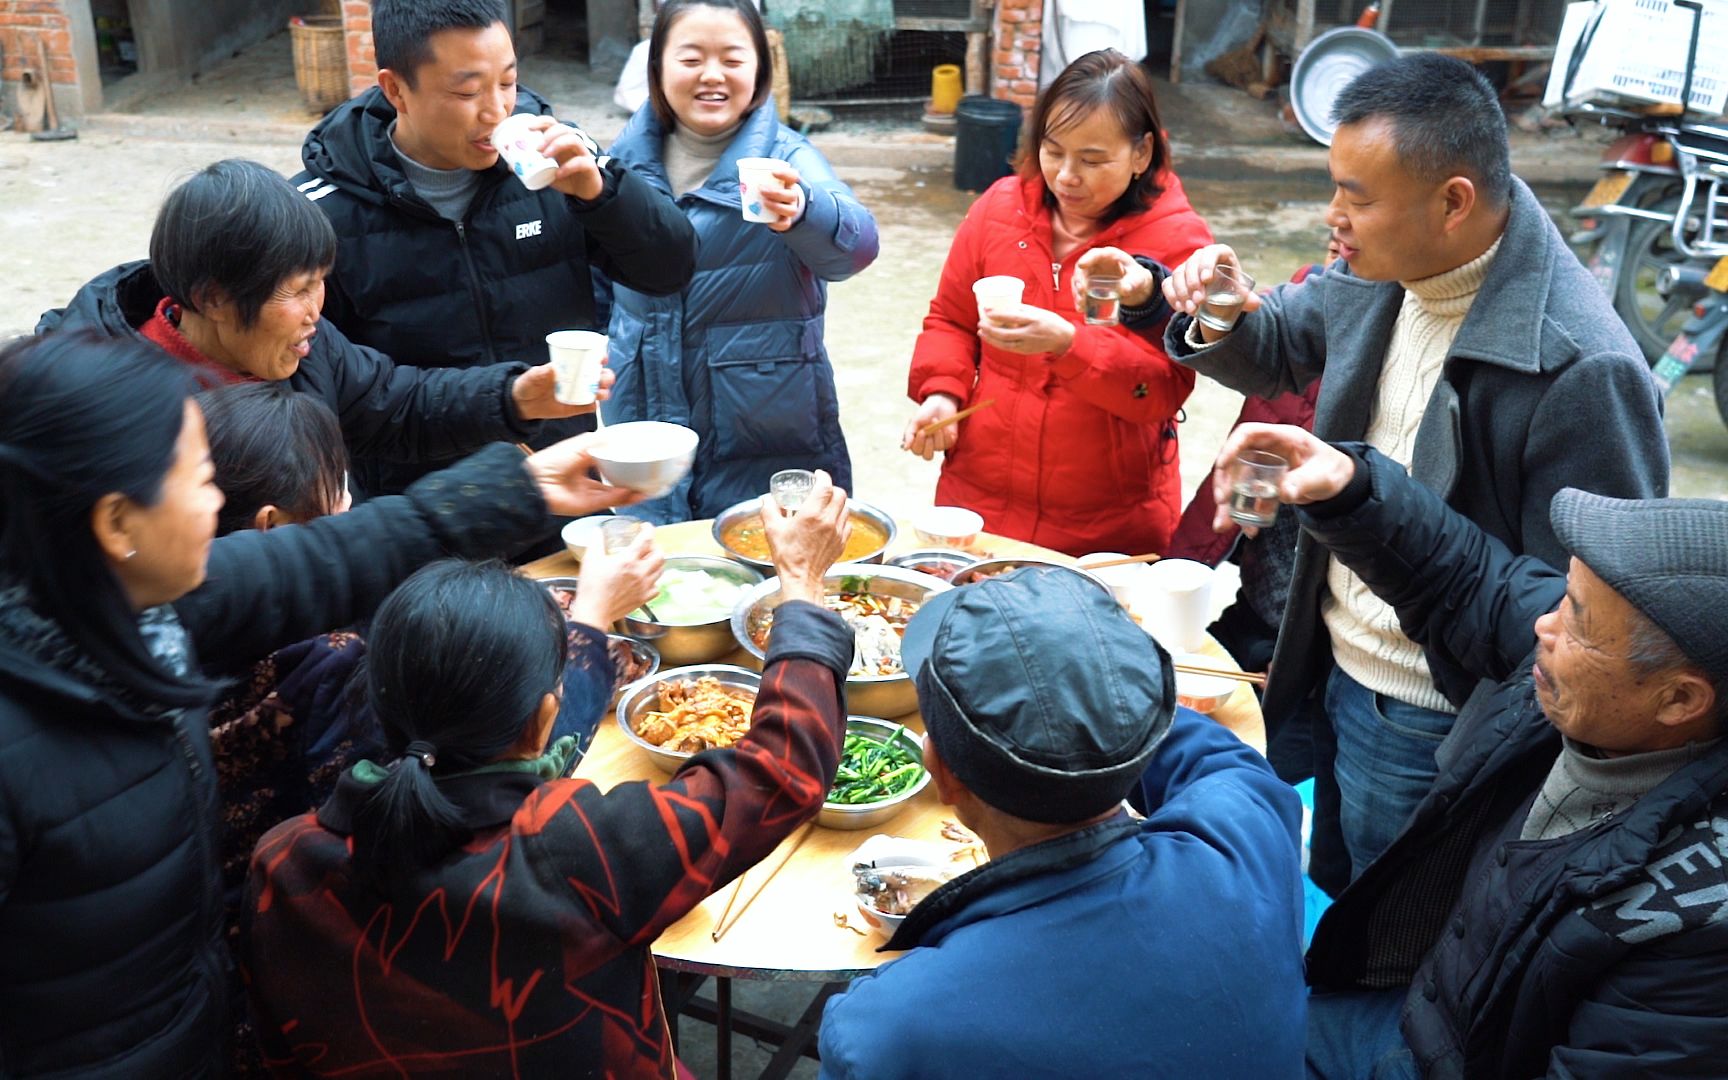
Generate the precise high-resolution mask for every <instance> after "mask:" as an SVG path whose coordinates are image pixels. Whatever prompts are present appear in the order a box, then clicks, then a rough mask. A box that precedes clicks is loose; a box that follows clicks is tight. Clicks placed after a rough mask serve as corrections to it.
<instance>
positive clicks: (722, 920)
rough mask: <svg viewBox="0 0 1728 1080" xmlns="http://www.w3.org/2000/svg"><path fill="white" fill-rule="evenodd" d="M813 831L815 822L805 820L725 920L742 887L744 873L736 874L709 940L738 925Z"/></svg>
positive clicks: (714, 939)
mask: <svg viewBox="0 0 1728 1080" xmlns="http://www.w3.org/2000/svg"><path fill="white" fill-rule="evenodd" d="M815 831H816V822H815V821H814V820H811V821H807V822H805V823H804V829H803V831H802V832H801V833H799V834H798V839H797V840H794V841H793V842H792V847H791V849H790V850H788V851H787V852H786V856H785V858H783V859H781V860H780V861H779V862H778V863H776V864H775V865H774V869H772V870H770V871H768V876H767V877H765V878H763V879H762V883H761V884H760V885H758V886H756V891H755V892H753V893H751V894H750V899H748V900H746V901H744V906H743V907H741V908H739V909H738V914H737V915H735V916H733V919H732V921H731V922H727V921H726V916H727V915H730V914H731V913H732V903H733V901H735V900H737V899H738V894H739V892H741V891H742V890H743V888H744V876H745V875H744V874H739V875H738V881H737V883H736V884H735V885H733V886H732V896H731V898H730V899H728V900H727V901H726V906H725V907H724V908H722V909H721V911H720V917H719V918H718V919H715V920H714V929H713V930H712V931H710V932H709V934H708V937H709V939H710V940H713V941H719V940H720V935H722V934H724V933H725V932H726V931H728V930H730V929H732V928H733V927H734V926H737V925H738V920H739V919H742V918H743V917H744V913H745V912H746V911H749V910H750V905H751V904H754V903H755V902H756V898H757V897H758V896H761V895H762V890H764V889H766V888H767V887H768V883H769V882H770V881H773V880H774V875H775V874H778V873H779V872H780V871H781V869H782V868H783V867H785V865H786V864H787V863H789V862H791V861H792V856H794V855H796V854H798V849H799V848H800V847H802V846H803V844H804V841H806V840H808V839H810V834H811V833H812V832H815ZM745 873H746V874H747V873H749V871H745Z"/></svg>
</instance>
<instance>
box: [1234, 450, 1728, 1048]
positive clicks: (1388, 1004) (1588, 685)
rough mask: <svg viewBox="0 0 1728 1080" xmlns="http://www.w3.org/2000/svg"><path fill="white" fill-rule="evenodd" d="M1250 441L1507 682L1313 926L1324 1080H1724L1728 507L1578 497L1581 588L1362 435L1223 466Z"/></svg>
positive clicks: (1471, 664)
mask: <svg viewBox="0 0 1728 1080" xmlns="http://www.w3.org/2000/svg"><path fill="white" fill-rule="evenodd" d="M1245 448H1257V449H1270V450H1273V451H1274V452H1277V453H1281V454H1284V455H1285V456H1286V457H1288V458H1290V460H1291V462H1292V465H1293V468H1292V471H1291V473H1290V474H1289V476H1288V477H1287V478H1286V480H1285V482H1284V485H1283V489H1282V491H1281V497H1282V498H1283V499H1284V501H1286V502H1292V503H1301V504H1306V505H1304V506H1303V509H1302V511H1301V514H1302V524H1303V526H1304V528H1305V529H1307V531H1308V532H1309V533H1310V535H1312V536H1313V537H1314V538H1315V540H1317V541H1318V542H1319V543H1321V544H1324V545H1326V547H1327V548H1328V549H1330V551H1331V554H1332V556H1333V557H1334V558H1337V559H1339V560H1340V561H1341V562H1343V563H1345V564H1346V565H1348V566H1349V567H1350V568H1351V569H1352V570H1353V571H1354V572H1356V573H1357V574H1359V575H1361V578H1362V580H1363V581H1364V582H1366V583H1367V584H1368V586H1369V587H1370V588H1372V589H1373V590H1374V591H1375V592H1376V594H1378V595H1379V596H1380V597H1381V598H1383V599H1384V600H1385V601H1386V602H1387V603H1389V604H1391V605H1392V607H1393V608H1394V609H1395V610H1396V611H1397V613H1398V618H1399V621H1400V623H1401V624H1402V626H1403V627H1404V630H1405V631H1406V632H1407V633H1409V634H1410V635H1411V637H1412V638H1413V639H1414V640H1416V641H1419V642H1421V643H1422V644H1423V646H1424V647H1426V648H1428V649H1431V650H1436V651H1438V652H1439V653H1441V654H1442V655H1444V656H1445V657H1446V658H1447V659H1448V661H1449V662H1450V663H1453V664H1455V665H1457V666H1458V667H1459V668H1460V669H1462V670H1464V671H1468V672H1470V673H1471V674H1473V675H1474V676H1476V677H1478V678H1480V679H1484V680H1487V681H1485V682H1483V683H1481V684H1480V685H1479V686H1478V688H1477V691H1476V692H1475V694H1473V695H1472V696H1471V698H1470V700H1469V701H1468V702H1467V703H1466V704H1465V706H1464V708H1463V710H1462V711H1461V712H1460V713H1459V717H1458V731H1459V733H1460V735H1462V736H1463V737H1461V738H1459V739H1458V740H1456V741H1455V743H1453V744H1452V747H1453V752H1452V753H1451V755H1450V756H1447V755H1443V756H1442V760H1441V763H1440V766H1441V767H1440V775H1439V778H1438V779H1437V780H1436V782H1435V785H1434V787H1433V789H1432V790H1431V791H1430V792H1429V794H1428V796H1427V797H1426V798H1425V799H1424V800H1423V801H1422V802H1421V804H1420V805H1419V806H1418V808H1417V810H1416V812H1415V814H1414V816H1413V817H1412V818H1411V820H1410V822H1409V824H1408V825H1407V826H1406V828H1405V829H1404V831H1403V832H1402V833H1401V834H1400V835H1399V836H1398V838H1397V839H1396V840H1394V841H1393V843H1392V845H1391V846H1390V847H1389V848H1388V849H1387V850H1386V852H1385V853H1384V854H1383V855H1382V856H1381V857H1380V858H1379V859H1377V860H1375V861H1374V862H1373V863H1371V864H1370V865H1369V866H1368V867H1367V869H1366V870H1365V871H1364V872H1363V874H1362V875H1361V877H1359V878H1358V879H1357V880H1356V881H1355V882H1353V883H1352V884H1351V885H1350V887H1349V888H1347V889H1346V890H1345V891H1344V892H1343V894H1342V895H1341V896H1340V897H1339V898H1338V901H1337V903H1336V904H1334V905H1333V906H1332V907H1331V908H1330V909H1329V910H1328V911H1327V913H1326V915H1325V917H1324V918H1323V919H1322V921H1321V923H1320V926H1319V928H1318V930H1317V931H1316V933H1315V935H1314V941H1313V944H1312V946H1311V947H1310V950H1309V954H1308V978H1309V982H1310V984H1311V985H1312V987H1313V989H1314V993H1313V995H1312V997H1311V998H1310V1003H1309V1045H1308V1055H1309V1066H1310V1070H1311V1071H1310V1075H1319V1076H1323V1077H1330V1076H1338V1077H1360V1076H1370V1075H1372V1076H1376V1077H1380V1076H1404V1075H1416V1074H1420V1075H1425V1076H1439V1077H1454V1076H1460V1077H1461V1076H1471V1077H1485V1076H1519V1077H1529V1076H1535V1075H1542V1074H1544V1073H1546V1074H1547V1075H1550V1076H1591V1077H1602V1076H1630V1075H1637V1076H1641V1077H1649V1076H1704V1075H1712V1076H1719V1075H1721V1074H1722V1067H1723V1065H1722V1063H1723V1062H1724V1061H1728V995H1724V994H1723V993H1722V990H1721V985H1720V982H1721V975H1722V972H1723V971H1724V970H1728V740H1725V739H1723V737H1722V736H1723V734H1724V724H1725V723H1728V628H1725V626H1724V617H1723V614H1722V613H1723V612H1724V611H1728V503H1722V502H1714V501H1709V500H1702V499H1642V500H1621V499H1610V498H1605V497H1602V496H1598V495H1590V494H1586V493H1584V492H1581V491H1578V490H1576V489H1571V488H1568V489H1566V490H1563V491H1561V492H1560V493H1559V494H1557V495H1556V496H1555V498H1554V503H1553V508H1552V518H1553V525H1554V532H1555V535H1556V536H1557V537H1558V538H1559V540H1560V543H1561V544H1562V545H1563V546H1564V548H1565V549H1566V551H1567V552H1568V553H1569V555H1570V569H1569V571H1568V573H1567V574H1565V575H1564V576H1562V575H1561V574H1560V573H1559V572H1558V571H1556V570H1554V569H1552V568H1551V567H1549V566H1548V565H1547V564H1545V563H1543V562H1542V561H1541V560H1539V559H1536V558H1534V557H1531V556H1514V555H1513V554H1512V553H1511V551H1510V550H1509V549H1508V548H1507V547H1506V546H1505V545H1504V544H1503V543H1501V542H1500V541H1499V540H1497V539H1495V538H1494V537H1492V536H1491V535H1489V534H1488V533H1487V532H1485V531H1484V530H1482V529H1481V528H1479V527H1478V526H1476V525H1474V524H1473V523H1471V522H1470V521H1468V520H1467V519H1465V518H1464V517H1463V516H1462V515H1460V514H1458V513H1457V512H1456V511H1454V510H1452V509H1450V508H1449V507H1447V506H1446V505H1445V504H1444V503H1443V502H1442V501H1441V500H1440V499H1439V498H1438V497H1437V496H1436V495H1434V494H1433V493H1432V492H1431V491H1429V490H1428V489H1427V488H1426V487H1425V486H1423V485H1422V484H1420V483H1417V482H1415V481H1413V480H1412V479H1411V478H1410V477H1409V476H1408V475H1407V474H1406V473H1405V472H1404V470H1403V469H1402V468H1401V467H1399V466H1398V465H1397V464H1396V463H1395V462H1393V461H1392V460H1391V459H1389V458H1387V457H1385V456H1384V455H1382V454H1381V453H1379V452H1378V451H1376V450H1373V449H1371V448H1369V447H1366V446H1364V445H1362V444H1340V445H1339V446H1337V447H1333V446H1329V445H1328V444H1326V443H1324V442H1321V441H1320V440H1318V439H1316V438H1315V437H1314V436H1312V435H1310V434H1308V433H1307V432H1304V431H1302V430H1301V429H1299V428H1286V427H1252V428H1248V429H1238V433H1237V434H1236V435H1234V436H1233V437H1232V439H1231V441H1230V444H1229V445H1227V446H1226V447H1225V450H1224V453H1223V456H1221V458H1220V461H1230V460H1233V457H1234V455H1235V454H1236V453H1238V452H1240V451H1241V450H1242V449H1245ZM1219 483H1223V480H1222V478H1221V477H1220V478H1219V479H1218V480H1217V481H1215V487H1216V486H1217V485H1218V484H1219ZM1226 490H1227V487H1226Z"/></svg>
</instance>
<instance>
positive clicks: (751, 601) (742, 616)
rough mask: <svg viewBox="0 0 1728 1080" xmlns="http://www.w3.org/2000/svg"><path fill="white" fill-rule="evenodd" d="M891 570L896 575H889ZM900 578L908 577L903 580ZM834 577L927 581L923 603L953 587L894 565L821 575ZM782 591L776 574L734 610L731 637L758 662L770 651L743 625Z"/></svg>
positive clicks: (847, 566) (873, 679) (867, 679)
mask: <svg viewBox="0 0 1728 1080" xmlns="http://www.w3.org/2000/svg"><path fill="white" fill-rule="evenodd" d="M889 571H893V572H892V573H890V572H889ZM901 575H905V576H904V577H902V576H901ZM833 577H841V578H848V577H883V578H887V579H888V580H890V581H898V582H901V583H902V584H906V585H922V584H924V582H929V583H930V587H929V589H928V590H927V592H926V593H925V596H924V600H928V599H929V598H930V596H931V595H933V594H935V593H943V592H947V591H948V590H949V589H952V588H953V587H954V586H953V585H951V584H950V583H948V582H946V581H943V580H942V579H941V578H939V577H936V576H934V575H932V574H926V573H924V572H923V571H921V570H908V569H906V568H905V567H904V566H891V565H889V564H888V563H835V564H834V565H833V566H832V567H831V568H829V570H828V572H827V573H826V574H824V575H822V583H823V585H827V583H828V579H829V578H833ZM770 586H772V587H770ZM779 591H780V578H779V576H778V575H776V576H774V577H771V578H768V579H767V580H765V581H763V582H762V583H761V584H760V585H755V586H752V587H751V589H750V591H749V592H747V593H745V594H744V595H743V596H741V597H739V599H738V604H737V606H735V607H734V608H733V609H732V636H733V637H734V638H735V639H737V641H738V644H739V645H740V646H741V647H742V648H743V649H744V650H745V651H747V652H748V653H749V654H750V655H751V656H754V657H755V658H756V659H758V660H766V659H768V652H767V650H766V649H758V648H757V647H756V643H755V642H754V641H752V640H751V639H750V635H749V634H748V633H746V632H745V630H744V623H745V620H747V619H748V618H749V617H750V609H751V608H753V607H755V606H756V605H757V604H758V603H760V602H761V601H762V600H763V599H765V598H767V597H769V596H772V595H773V594H774V593H777V592H779ZM923 602H924V601H923V600H920V601H919V603H920V604H922V603H923ZM911 677H912V676H911V673H909V672H905V671H902V672H900V673H898V674H895V675H848V676H847V677H846V681H847V682H848V683H868V684H871V685H877V684H881V683H890V682H894V681H895V680H897V679H907V680H909V679H911Z"/></svg>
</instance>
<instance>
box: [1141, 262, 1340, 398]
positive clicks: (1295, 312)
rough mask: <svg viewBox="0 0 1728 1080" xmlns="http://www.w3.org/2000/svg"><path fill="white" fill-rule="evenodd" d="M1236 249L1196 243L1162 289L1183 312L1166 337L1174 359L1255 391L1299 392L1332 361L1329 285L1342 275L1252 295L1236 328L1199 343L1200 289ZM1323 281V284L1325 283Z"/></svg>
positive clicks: (1178, 312) (1254, 393) (1174, 317)
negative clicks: (1198, 246) (1327, 315)
mask: <svg viewBox="0 0 1728 1080" xmlns="http://www.w3.org/2000/svg"><path fill="white" fill-rule="evenodd" d="M1235 260H1236V255H1235V252H1233V251H1232V250H1231V249H1230V248H1228V247H1226V246H1225V245H1223V244H1213V245H1210V246H1207V247H1203V248H1201V249H1200V250H1198V251H1196V252H1195V253H1194V254H1193V255H1192V256H1191V257H1190V258H1189V259H1187V260H1186V261H1185V262H1184V263H1182V264H1181V265H1179V266H1177V267H1176V268H1175V269H1173V270H1172V271H1171V272H1170V275H1169V276H1168V277H1167V278H1165V279H1164V281H1163V284H1162V289H1163V292H1164V296H1165V298H1166V300H1168V301H1169V303H1170V304H1171V306H1172V307H1173V308H1175V312H1176V313H1175V314H1174V315H1172V316H1171V318H1170V321H1169V322H1168V323H1167V324H1165V327H1164V333H1163V342H1164V348H1165V350H1166V352H1168V354H1169V355H1170V358H1171V359H1172V360H1176V361H1179V362H1180V363H1183V364H1186V365H1188V366H1189V367H1191V368H1193V369H1194V370H1196V371H1198V372H1200V373H1201V374H1202V375H1207V376H1210V377H1211V378H1214V379H1217V380H1218V381H1219V382H1221V383H1223V384H1224V385H1225V386H1228V387H1229V388H1230V389H1232V390H1236V391H1238V392H1240V393H1243V394H1247V395H1248V396H1250V397H1263V398H1274V397H1277V396H1278V395H1279V394H1290V393H1293V394H1299V393H1301V392H1302V391H1303V390H1305V389H1306V388H1307V386H1308V384H1309V383H1311V382H1313V381H1314V380H1315V379H1317V378H1319V377H1320V373H1321V369H1322V368H1323V367H1324V366H1325V363H1326V319H1325V302H1326V301H1325V291H1326V289H1327V288H1331V287H1333V286H1334V285H1335V284H1336V282H1331V281H1327V282H1316V283H1314V285H1304V286H1292V285H1280V286H1278V287H1277V288H1274V289H1272V290H1271V291H1269V292H1265V293H1261V294H1259V295H1258V296H1256V297H1250V298H1249V301H1248V303H1247V304H1246V305H1244V311H1243V313H1242V314H1241V315H1240V316H1239V317H1238V318H1237V319H1236V324H1235V326H1234V327H1233V328H1232V329H1231V330H1230V332H1229V333H1227V334H1225V335H1224V336H1223V337H1222V338H1220V339H1218V340H1217V341H1216V342H1214V343H1211V344H1205V345H1203V346H1201V347H1196V346H1195V345H1194V344H1193V340H1199V339H1198V338H1195V339H1193V340H1191V339H1190V336H1189V335H1190V333H1194V334H1199V332H1200V329H1199V327H1197V326H1196V324H1195V322H1194V318H1193V310H1194V308H1195V307H1196V302H1195V299H1194V297H1195V296H1196V295H1197V290H1201V289H1202V288H1203V285H1202V284H1201V283H1204V282H1205V281H1208V280H1210V275H1211V271H1212V268H1213V267H1215V266H1216V265H1218V264H1219V263H1220V262H1227V263H1233V262H1235ZM1315 285H1318V286H1323V287H1321V288H1316V287H1314V286H1315Z"/></svg>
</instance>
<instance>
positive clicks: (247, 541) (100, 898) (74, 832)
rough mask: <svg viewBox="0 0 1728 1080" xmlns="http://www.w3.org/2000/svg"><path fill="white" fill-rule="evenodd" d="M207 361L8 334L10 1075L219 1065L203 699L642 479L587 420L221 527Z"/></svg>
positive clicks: (4, 565) (221, 1001)
mask: <svg viewBox="0 0 1728 1080" xmlns="http://www.w3.org/2000/svg"><path fill="white" fill-rule="evenodd" d="M193 389H194V387H193V384H192V377H191V374H190V373H189V372H188V371H187V370H186V369H185V368H184V367H182V366H180V365H178V364H176V363H175V362H174V361H173V360H171V359H169V358H168V357H167V356H165V355H163V354H162V353H161V352H160V350H158V349H156V348H154V347H153V346H150V345H147V344H144V343H142V342H135V341H123V340H113V339H103V338H98V337H93V336H87V335H82V334H77V333H66V334H59V335H55V336H54V337H52V338H47V339H40V338H38V339H23V340H20V341H17V342H14V343H12V344H9V345H6V346H4V347H3V348H0V1073H5V1074H6V1075H9V1076H26V1075H36V1074H39V1073H54V1074H57V1075H80V1076H85V1075H101V1076H127V1077H131V1076H140V1077H142V1076H152V1077H153V1076H173V1077H199V1076H210V1075H216V1074H218V1073H220V1072H221V1070H222V1062H223V1060H224V1055H223V1044H224V1041H225V1036H226V1032H227V1027H226V1023H225V1020H226V1017H227V1014H228V1011H229V1010H228V1004H229V1003H228V1001H227V1000H226V999H227V998H228V996H229V995H228V992H227V982H226V979H225V972H226V971H227V968H228V958H227V955H226V949H225V948H224V946H223V943H222V931H221V925H222V920H221V903H220V879H219V875H218V869H217V858H216V850H217V848H216V832H217V821H218V808H217V802H216V787H215V782H214V778H213V775H212V759H211V752H210V734H209V722H208V719H207V711H208V707H209V705H210V704H211V702H212V701H213V700H214V699H215V698H216V697H217V695H218V689H219V687H220V685H221V680H222V679H224V678H227V677H231V676H232V675H234V674H236V673H239V672H242V671H245V670H247V669H248V668H249V667H250V666H251V665H252V664H254V663H256V662H257V661H258V660H259V659H260V658H262V657H264V656H266V655H268V654H269V653H271V652H273V651H274V650H276V649H278V648H280V647H282V646H283V645H286V644H288V643H290V642H294V641H300V640H303V639H305V638H309V637H311V636H313V635H315V634H318V633H321V632H323V631H326V630H330V629H333V628H335V627H339V626H345V625H348V624H350V623H352V622H354V621H355V620H356V619H359V618H362V617H364V616H366V615H368V614H370V612H371V611H372V609H373V608H375V607H376V606H377V604H378V603H379V602H380V601H382V600H383V598H384V596H385V595H386V594H387V593H388V592H389V590H390V589H391V588H392V587H393V586H395V585H396V584H397V583H398V582H400V581H401V580H402V579H404V578H405V577H407V576H408V575H409V574H410V573H412V572H413V571H414V570H415V569H416V568H417V567H419V566H421V565H423V564H424V563H426V562H429V561H431V560H433V559H436V558H438V557H439V556H440V555H442V554H444V553H447V552H456V553H460V554H470V555H476V556H484V555H493V554H497V553H500V552H503V551H507V550H511V549H513V548H515V547H519V546H521V545H524V544H526V543H529V542H532V541H533V540H535V539H538V538H539V537H540V536H543V535H544V534H545V533H546V532H547V531H548V530H549V528H550V526H551V519H550V518H549V516H548V511H553V512H558V513H563V514H573V513H576V514H580V513H592V512H594V511H596V510H598V509H600V508H602V507H604V506H607V505H611V504H616V503H620V502H623V501H626V499H625V497H624V496H623V495H622V494H621V493H620V489H616V488H606V487H603V486H601V485H600V484H599V483H598V482H596V481H592V480H590V479H588V477H587V473H588V470H589V468H590V467H591V465H592V459H591V458H589V456H588V455H587V453H586V452H585V451H584V450H583V448H582V443H581V441H580V440H571V441H570V442H567V443H561V444H558V445H557V446H554V447H549V448H548V449H546V450H543V451H540V452H539V453H537V454H535V455H534V456H532V457H529V458H524V457H523V456H522V454H521V453H520V452H519V451H517V450H516V449H514V448H513V447H511V446H509V445H507V444H501V445H499V446H496V447H493V448H490V449H488V450H484V451H482V452H480V453H478V454H476V455H474V456H473V457H472V458H469V459H468V460H467V461H464V462H461V463H459V464H457V465H455V466H453V467H451V468H450V469H447V470H445V471H443V472H440V473H436V474H433V475H432V476H428V477H427V478H425V479H424V480H422V481H420V482H419V483H418V484H416V485H415V486H414V487H413V488H411V489H410V490H409V492H408V493H407V494H405V495H403V496H399V497H389V498H382V499H377V500H374V501H373V502H371V503H369V504H368V505H366V506H365V507H362V508H361V509H359V510H355V511H353V512H352V513H348V514H343V515H340V516H337V517H329V518H326V519H324V520H321V521H316V522H313V523H311V524H307V525H288V526H284V527H282V528H278V529H271V530H270V531H269V532H268V533H262V532H245V533H236V534H233V535H231V536H225V537H222V538H221V539H215V534H216V520H217V513H218V511H219V510H220V508H221V506H222V494H221V492H220V491H219V490H218V489H217V487H216V486H215V484H214V483H213V482H212V469H211V464H210V455H209V447H208V443H207V440H206V436H205V427H204V418H203V414H202V412H201V411H200V409H199V408H198V406H197V404H196V403H195V402H194V401H193V400H192V398H191V394H192V391H193Z"/></svg>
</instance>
